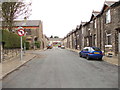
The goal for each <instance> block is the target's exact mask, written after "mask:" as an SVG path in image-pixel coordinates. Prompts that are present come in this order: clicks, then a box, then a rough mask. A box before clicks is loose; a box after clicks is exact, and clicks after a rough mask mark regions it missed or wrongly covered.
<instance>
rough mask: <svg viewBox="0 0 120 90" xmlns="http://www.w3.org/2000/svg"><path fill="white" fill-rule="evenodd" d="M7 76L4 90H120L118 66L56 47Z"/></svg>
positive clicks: (38, 54) (39, 54)
mask: <svg viewBox="0 0 120 90" xmlns="http://www.w3.org/2000/svg"><path fill="white" fill-rule="evenodd" d="M33 53H35V54H37V57H36V58H34V59H33V60H31V61H30V62H28V63H27V64H25V65H24V66H22V67H21V68H19V69H18V70H16V71H15V72H13V73H11V74H10V75H8V76H7V77H6V78H4V80H3V88H118V67H117V66H115V65H112V64H109V63H107V62H104V61H97V60H86V59H84V58H80V57H79V55H78V53H76V52H72V51H69V50H66V49H60V48H53V49H49V50H46V51H42V52H39V51H35V52H33Z"/></svg>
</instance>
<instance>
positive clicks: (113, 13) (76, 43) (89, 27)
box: [63, 1, 120, 56]
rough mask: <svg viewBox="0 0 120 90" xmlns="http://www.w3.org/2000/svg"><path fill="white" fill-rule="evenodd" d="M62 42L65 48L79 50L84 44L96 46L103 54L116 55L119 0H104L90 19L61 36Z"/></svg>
mask: <svg viewBox="0 0 120 90" xmlns="http://www.w3.org/2000/svg"><path fill="white" fill-rule="evenodd" d="M71 36H72V39H71ZM64 40H65V41H64ZM63 42H65V43H64V45H65V46H66V47H67V48H71V49H78V50H81V49H82V48H84V47H86V46H96V47H99V48H100V49H101V50H102V51H103V52H104V53H105V55H112V56H118V54H119V52H120V1H118V2H115V1H105V2H104V5H103V8H102V9H101V11H100V12H99V11H93V12H92V15H91V18H90V21H88V22H81V24H80V25H78V26H77V27H76V29H75V30H72V31H71V32H70V33H69V34H67V36H66V37H64V38H63ZM71 43H72V44H71Z"/></svg>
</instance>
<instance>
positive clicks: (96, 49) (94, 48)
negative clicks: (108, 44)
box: [92, 47, 101, 51]
mask: <svg viewBox="0 0 120 90" xmlns="http://www.w3.org/2000/svg"><path fill="white" fill-rule="evenodd" d="M92 49H93V50H95V51H101V50H100V49H99V48H97V47H92Z"/></svg>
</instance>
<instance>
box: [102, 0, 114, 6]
mask: <svg viewBox="0 0 120 90" xmlns="http://www.w3.org/2000/svg"><path fill="white" fill-rule="evenodd" d="M115 2H116V1H105V3H104V4H105V5H107V6H109V7H110V6H111V5H113V4H114V3H115Z"/></svg>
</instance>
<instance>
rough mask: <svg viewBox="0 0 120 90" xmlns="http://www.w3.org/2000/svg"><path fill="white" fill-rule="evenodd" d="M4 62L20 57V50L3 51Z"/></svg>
mask: <svg viewBox="0 0 120 90" xmlns="http://www.w3.org/2000/svg"><path fill="white" fill-rule="evenodd" d="M2 54H3V55H2V56H3V61H6V60H11V59H12V58H14V57H16V56H18V55H20V49H3V52H2Z"/></svg>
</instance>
